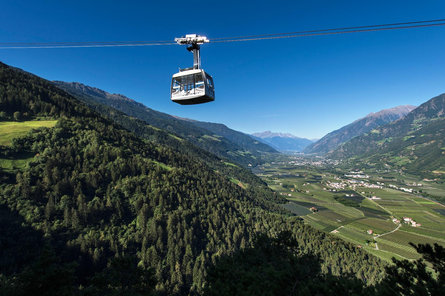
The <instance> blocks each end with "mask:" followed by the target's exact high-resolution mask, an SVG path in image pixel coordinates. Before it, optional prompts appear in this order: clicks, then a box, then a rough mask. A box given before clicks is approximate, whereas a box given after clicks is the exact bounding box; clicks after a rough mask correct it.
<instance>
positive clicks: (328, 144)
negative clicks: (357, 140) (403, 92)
mask: <svg viewBox="0 0 445 296" xmlns="http://www.w3.org/2000/svg"><path fill="white" fill-rule="evenodd" d="M415 108H416V107H415V106H411V105H404V106H397V107H394V108H390V109H384V110H381V111H379V112H376V113H370V114H368V115H367V116H365V117H363V118H360V119H358V120H356V121H354V122H352V123H350V124H348V125H346V126H344V127H342V128H340V129H338V130H335V131H333V132H330V133H329V134H327V135H326V136H324V137H323V138H321V139H320V140H318V141H316V142H315V143H312V144H311V145H309V146H308V147H306V149H305V150H304V152H305V153H317V154H325V153H328V152H330V151H333V150H335V149H336V148H337V147H339V146H340V145H342V144H343V143H346V142H347V141H349V140H350V139H352V138H354V137H357V136H359V135H362V134H364V133H367V132H369V131H371V130H372V129H375V128H377V127H379V126H382V125H385V124H387V123H390V122H393V121H395V120H398V119H400V118H402V117H404V116H405V115H407V114H408V113H409V112H411V111H412V110H414V109H415Z"/></svg>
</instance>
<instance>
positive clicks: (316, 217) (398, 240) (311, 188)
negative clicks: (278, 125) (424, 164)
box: [258, 162, 445, 261]
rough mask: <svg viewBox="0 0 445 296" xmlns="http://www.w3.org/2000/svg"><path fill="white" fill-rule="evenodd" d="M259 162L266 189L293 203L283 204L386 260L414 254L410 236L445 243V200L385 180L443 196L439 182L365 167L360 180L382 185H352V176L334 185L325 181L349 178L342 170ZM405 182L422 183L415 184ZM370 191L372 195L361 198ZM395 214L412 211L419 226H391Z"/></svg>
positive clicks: (419, 240) (410, 214)
mask: <svg viewBox="0 0 445 296" xmlns="http://www.w3.org/2000/svg"><path fill="white" fill-rule="evenodd" d="M264 168H265V169H264V170H261V169H260V170H259V173H258V176H260V177H261V178H262V179H263V180H264V181H265V182H266V183H267V184H268V185H269V187H270V188H271V189H273V190H275V191H276V192H278V193H279V194H280V195H282V196H284V197H286V198H287V199H288V200H289V201H290V202H292V203H293V204H292V203H288V204H287V205H285V206H284V207H285V208H287V209H288V210H289V211H290V212H292V213H294V214H295V215H299V216H301V217H302V218H303V220H304V221H305V223H307V224H309V225H311V226H313V227H315V228H317V229H319V230H321V231H324V232H332V235H334V236H338V237H340V238H342V239H344V240H347V241H349V242H351V243H353V244H355V245H356V246H357V247H361V248H363V249H365V250H367V251H369V252H370V253H372V254H374V255H376V256H379V257H380V258H382V259H383V260H386V261H390V259H391V257H396V258H399V259H400V258H408V259H415V258H418V254H417V253H416V252H415V250H414V249H413V248H412V247H411V246H410V245H409V243H410V242H413V243H434V242H437V243H439V244H442V245H444V246H445V206H443V205H440V204H438V203H436V202H434V201H431V200H428V199H425V198H421V197H419V196H416V194H413V193H408V192H403V191H401V190H397V189H393V188H388V187H389V185H395V186H398V187H405V188H413V189H414V190H416V191H417V190H418V189H422V190H428V191H429V192H434V194H435V195H436V196H445V186H444V184H438V183H434V182H426V181H423V180H420V179H418V178H416V177H414V176H406V177H405V176H403V177H402V176H400V175H398V174H397V173H395V172H392V173H384V174H377V173H375V172H374V173H373V172H366V173H367V174H368V175H369V176H370V178H369V179H366V180H365V181H364V182H365V183H368V182H369V183H371V184H376V182H384V186H383V187H384V188H376V187H375V186H374V187H372V186H363V185H362V184H363V183H360V186H357V185H354V186H353V184H357V183H358V182H357V181H356V180H352V181H354V182H355V183H354V182H352V183H348V184H349V185H347V186H345V187H344V188H341V189H335V190H334V189H333V188H331V187H329V186H331V185H328V184H329V183H330V182H332V183H337V184H339V183H342V182H343V183H345V182H346V180H347V179H348V178H346V177H345V176H344V174H345V173H347V172H348V171H347V170H345V171H341V170H340V169H338V168H334V169H332V168H331V169H328V168H320V167H312V166H309V165H305V166H300V167H299V166H296V165H291V164H290V163H286V162H280V163H275V164H268V165H267V166H264ZM407 184H423V186H419V187H418V188H417V187H416V186H415V185H414V186H409V185H407ZM417 194H418V193H417ZM431 194H432V193H431ZM372 196H376V197H377V199H372V200H371V199H370V198H365V197H372ZM311 207H316V208H317V209H318V212H315V213H309V208H311ZM305 213H306V214H305ZM394 217H395V218H397V219H399V220H401V219H403V217H411V218H412V219H413V220H414V221H416V222H417V223H421V225H422V226H421V227H412V226H409V225H408V224H403V225H402V227H401V228H400V229H398V230H395V229H396V228H397V224H395V223H394V222H393V221H392V218H394ZM367 230H373V234H372V235H371V234H368V233H367ZM394 230H395V231H394ZM392 231H394V232H392ZM382 234H384V235H383V236H381V237H378V238H376V236H375V235H382ZM374 238H376V240H374ZM375 242H377V246H378V249H376V245H375Z"/></svg>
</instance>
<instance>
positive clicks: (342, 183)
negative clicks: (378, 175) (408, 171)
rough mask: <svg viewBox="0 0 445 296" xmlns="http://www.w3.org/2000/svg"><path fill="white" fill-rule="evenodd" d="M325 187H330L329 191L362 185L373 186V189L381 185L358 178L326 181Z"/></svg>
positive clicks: (379, 187)
mask: <svg viewBox="0 0 445 296" xmlns="http://www.w3.org/2000/svg"><path fill="white" fill-rule="evenodd" d="M326 185H327V187H329V188H331V190H329V191H334V192H335V191H337V190H342V189H345V188H348V187H350V188H352V189H353V190H355V189H356V188H357V187H363V188H374V189H382V188H383V186H382V185H376V184H371V183H368V182H365V181H358V180H343V181H340V182H330V181H328V182H327V183H326Z"/></svg>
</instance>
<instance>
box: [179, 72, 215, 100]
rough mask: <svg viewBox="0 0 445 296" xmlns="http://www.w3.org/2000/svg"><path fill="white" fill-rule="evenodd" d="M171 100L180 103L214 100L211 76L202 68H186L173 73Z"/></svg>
mask: <svg viewBox="0 0 445 296" xmlns="http://www.w3.org/2000/svg"><path fill="white" fill-rule="evenodd" d="M171 100H172V101H173V102H175V103H178V104H181V105H194V104H202V103H208V102H211V101H214V100H215V88H214V85H213V79H212V76H210V75H209V74H207V73H206V72H205V71H204V70H203V69H193V68H188V69H184V70H181V71H180V72H179V73H176V74H174V75H173V78H172V85H171Z"/></svg>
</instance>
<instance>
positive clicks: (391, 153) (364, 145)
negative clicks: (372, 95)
mask: <svg viewBox="0 0 445 296" xmlns="http://www.w3.org/2000/svg"><path fill="white" fill-rule="evenodd" d="M444 139H445V94H442V95H439V96H437V97H434V98H432V99H431V100H429V101H427V102H425V103H423V104H422V105H420V106H419V107H417V108H416V109H414V110H413V111H411V112H410V113H409V114H407V115H406V116H405V117H403V118H402V119H400V120H397V121H395V122H392V123H390V124H387V125H384V126H381V127H379V128H376V129H374V130H372V131H370V132H369V133H367V134H364V135H362V136H359V137H356V138H354V139H352V140H351V141H349V142H347V143H345V144H344V145H342V146H340V147H339V148H338V149H337V150H335V151H333V152H332V153H331V154H330V157H334V158H351V157H355V158H357V157H358V158H362V159H366V160H369V161H371V162H374V163H376V164H377V165H381V166H384V165H385V164H387V165H393V166H396V167H398V168H400V169H404V170H407V171H409V172H411V173H413V174H417V175H418V174H425V176H426V175H429V176H430V175H432V174H434V173H435V172H438V173H439V174H440V172H441V171H443V170H444V169H445V153H444V151H445V143H444V141H445V140H444Z"/></svg>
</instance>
